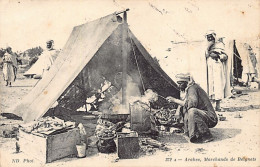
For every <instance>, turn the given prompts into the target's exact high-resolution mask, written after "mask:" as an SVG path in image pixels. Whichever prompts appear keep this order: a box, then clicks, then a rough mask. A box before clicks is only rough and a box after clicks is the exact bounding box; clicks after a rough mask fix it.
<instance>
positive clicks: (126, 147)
mask: <svg viewBox="0 0 260 167" xmlns="http://www.w3.org/2000/svg"><path fill="white" fill-rule="evenodd" d="M139 150H140V146H139V140H138V134H137V133H136V132H130V133H117V155H118V157H119V158H120V159H134V158H138V157H139Z"/></svg>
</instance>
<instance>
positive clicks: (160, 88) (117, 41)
mask: <svg viewBox="0 0 260 167" xmlns="http://www.w3.org/2000/svg"><path fill="white" fill-rule="evenodd" d="M123 28H124V26H123V24H122V19H121V17H119V16H117V15H116V14H112V15H108V16H106V17H103V18H100V19H97V20H95V21H92V22H89V23H86V24H83V25H80V26H76V27H74V29H73V31H72V33H71V35H70V37H69V39H68V41H67V43H66V44H65V46H64V48H63V50H62V51H61V53H60V54H59V56H58V57H57V59H56V61H55V63H54V65H53V66H52V68H51V69H50V71H49V73H48V75H47V76H46V77H45V78H43V79H42V80H41V81H40V82H39V83H38V84H37V85H36V86H35V87H34V88H33V89H32V91H31V92H30V93H29V94H28V95H27V96H26V97H25V98H24V99H23V100H22V102H21V104H19V105H18V106H16V108H15V109H14V110H13V113H14V114H16V115H18V116H21V117H22V118H23V120H24V121H32V120H36V119H38V118H40V117H41V116H43V115H44V114H45V113H46V112H47V111H48V110H49V108H50V107H51V106H52V105H53V104H54V103H55V102H56V101H57V102H58V106H62V107H64V108H67V109H68V110H71V111H76V110H77V109H78V108H79V107H81V106H82V105H84V104H85V101H86V98H88V97H91V96H92V95H93V94H94V91H93V90H97V89H99V88H100V85H101V84H102V82H103V81H104V79H106V80H108V81H110V82H112V83H113V82H114V77H115V74H117V73H118V72H121V71H122V70H123V66H122V61H123V58H122V31H123V30H124V29H123ZM127 31H128V37H127V39H126V40H125V42H126V43H127V46H128V47H129V48H131V49H129V50H128V53H127V74H128V75H129V76H131V78H132V79H133V80H134V82H135V83H138V87H139V89H140V92H141V93H142V94H143V93H144V91H145V89H152V90H154V91H155V92H157V93H158V94H160V95H161V96H164V97H167V96H174V97H176V98H178V97H179V91H178V89H177V85H176V84H175V82H174V81H173V80H172V79H171V78H170V77H169V76H168V75H167V74H166V73H165V72H164V71H163V70H162V69H161V68H160V66H159V65H158V63H157V62H155V61H154V59H153V58H152V57H151V56H150V54H149V53H148V51H147V50H146V49H145V48H144V47H143V45H142V44H141V43H140V42H139V40H138V39H137V38H136V37H135V36H134V34H133V33H132V32H131V31H130V30H129V29H128V27H127Z"/></svg>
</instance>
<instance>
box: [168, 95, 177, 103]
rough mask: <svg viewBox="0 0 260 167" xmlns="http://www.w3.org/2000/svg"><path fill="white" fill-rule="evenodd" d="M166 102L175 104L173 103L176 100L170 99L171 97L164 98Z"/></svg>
mask: <svg viewBox="0 0 260 167" xmlns="http://www.w3.org/2000/svg"><path fill="white" fill-rule="evenodd" d="M166 100H167V101H168V102H170V103H176V102H175V101H176V99H175V98H174V97H171V96H168V97H166Z"/></svg>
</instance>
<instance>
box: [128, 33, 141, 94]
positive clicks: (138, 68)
mask: <svg viewBox="0 0 260 167" xmlns="http://www.w3.org/2000/svg"><path fill="white" fill-rule="evenodd" d="M127 32H128V36H129V38H130V41H131V47H132V50H133V53H134V57H135V62H136V66H137V70H138V73H139V75H140V79H141V83H142V87H143V91H144V92H145V86H144V82H143V78H142V74H141V71H140V67H139V64H138V61H137V58H136V54H135V50H134V45H133V40H132V38H131V36H130V33H129V29H127Z"/></svg>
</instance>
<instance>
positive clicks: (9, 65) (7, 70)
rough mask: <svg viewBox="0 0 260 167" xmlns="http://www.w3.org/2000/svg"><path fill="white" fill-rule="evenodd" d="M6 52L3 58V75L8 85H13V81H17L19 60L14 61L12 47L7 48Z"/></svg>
mask: <svg viewBox="0 0 260 167" xmlns="http://www.w3.org/2000/svg"><path fill="white" fill-rule="evenodd" d="M6 52H7V53H5V54H4V58H3V75H4V80H5V81H6V86H8V85H9V86H10V87H11V86H12V82H13V81H15V78H16V71H17V61H14V58H13V52H12V48H11V47H7V48H6Z"/></svg>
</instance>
